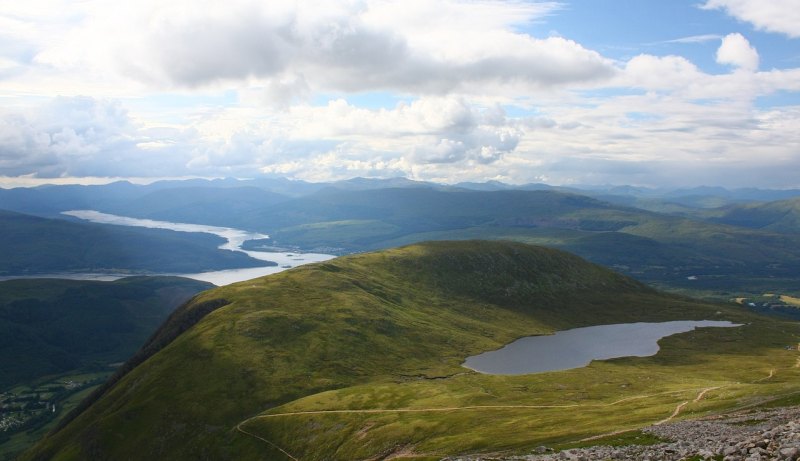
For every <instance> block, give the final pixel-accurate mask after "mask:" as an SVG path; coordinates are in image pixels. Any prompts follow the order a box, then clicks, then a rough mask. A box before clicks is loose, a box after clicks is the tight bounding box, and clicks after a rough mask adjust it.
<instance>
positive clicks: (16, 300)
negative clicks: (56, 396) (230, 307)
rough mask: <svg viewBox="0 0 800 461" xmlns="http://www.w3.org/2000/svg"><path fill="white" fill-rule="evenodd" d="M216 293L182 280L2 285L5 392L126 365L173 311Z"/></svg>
mask: <svg viewBox="0 0 800 461" xmlns="http://www.w3.org/2000/svg"><path fill="white" fill-rule="evenodd" d="M211 287H213V285H211V284H209V283H205V282H198V281H196V280H190V279H183V278H178V277H130V278H126V279H121V280H118V281H115V282H95V281H79V280H59V279H28V280H9V281H5V282H0V389H6V388H9V387H11V386H13V385H16V384H19V383H22V382H30V381H32V380H34V379H36V378H40V377H43V376H46V375H54V374H60V373H64V372H66V371H70V370H74V369H78V368H81V367H87V366H99V367H100V368H101V369H102V368H103V367H107V365H108V364H109V363H115V362H120V361H125V360H127V359H128V357H130V356H131V355H132V354H133V353H134V352H135V351H136V350H137V349H139V348H140V347H141V345H142V344H143V343H144V341H145V340H146V339H147V338H148V337H149V336H150V335H151V334H152V333H153V332H154V331H155V330H156V328H157V327H158V326H159V325H160V324H161V323H162V322H163V321H164V320H165V319H166V318H167V316H168V315H169V314H170V312H172V310H173V309H175V308H176V307H177V306H178V305H180V304H182V303H183V302H185V301H186V300H188V299H189V298H190V297H192V296H194V295H195V294H197V293H198V292H200V291H203V290H207V289H209V288H211Z"/></svg>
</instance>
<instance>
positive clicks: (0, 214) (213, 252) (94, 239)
mask: <svg viewBox="0 0 800 461" xmlns="http://www.w3.org/2000/svg"><path fill="white" fill-rule="evenodd" d="M0 237H1V238H0V275H28V274H37V273H51V272H60V271H122V272H125V271H139V272H177V273H181V272H202V271H206V270H215V269H227V268H235V267H256V266H260V265H264V263H263V262H262V261H258V260H255V259H253V258H250V257H248V256H246V255H245V254H243V253H236V252H231V251H223V250H219V249H217V248H216V247H217V246H218V245H219V244H221V243H223V240H222V239H221V238H219V237H217V236H214V235H209V234H190V233H185V232H183V233H182V232H173V231H168V230H161V229H136V228H126V227H122V226H110V225H101V224H91V223H80V222H71V221H67V220H61V219H47V218H40V217H35V216H30V215H25V214H21V213H15V212H11V211H4V210H0Z"/></svg>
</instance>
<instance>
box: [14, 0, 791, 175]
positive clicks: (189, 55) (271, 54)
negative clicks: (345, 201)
mask: <svg viewBox="0 0 800 461" xmlns="http://www.w3.org/2000/svg"><path fill="white" fill-rule="evenodd" d="M128 3H130V4H125V3H119V2H108V1H103V0H84V1H69V0H32V1H30V2H3V3H2V4H0V102H2V103H1V104H0V187H11V186H15V185H35V184H41V183H47V182H61V183H70V182H75V183H97V182H107V181H110V180H113V179H117V178H132V179H135V180H139V181H151V180H154V179H158V178H165V177H170V178H180V177H240V178H246V177H255V176H260V175H268V176H285V177H289V178H297V179H305V180H310V181H327V180H336V179H346V178H350V177H355V176H366V177H394V176H403V177H408V178H412V179H418V180H431V181H439V182H446V183H455V182H459V181H487V180H499V181H505V182H510V183H528V182H546V183H550V184H633V185H640V186H654V187H659V186H666V187H670V186H673V187H686V186H696V185H722V186H727V187H740V186H755V187H772V188H789V187H800V179H798V175H797V174H796V173H795V172H797V171H800V12H798V10H800V8H797V5H796V0H773V1H770V2H763V1H761V0H692V1H683V0H670V1H663V0H608V1H604V2H598V1H591V0H579V1H566V0H565V1H545V2H535V1H524V0H404V1H399V0H346V1H338V2H333V1H332V2H325V3H324V4H320V3H319V2H313V1H307V0H285V1H280V2H277V1H263V0H230V1H227V2H218V1H212V0H192V1H190V0H173V1H170V2H161V1H156V0H142V1H139V2H128Z"/></svg>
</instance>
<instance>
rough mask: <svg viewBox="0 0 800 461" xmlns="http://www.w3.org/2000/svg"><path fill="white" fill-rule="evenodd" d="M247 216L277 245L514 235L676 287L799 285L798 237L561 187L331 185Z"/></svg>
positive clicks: (354, 245) (345, 246)
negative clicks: (619, 202)
mask: <svg viewBox="0 0 800 461" xmlns="http://www.w3.org/2000/svg"><path fill="white" fill-rule="evenodd" d="M242 219H245V220H247V221H248V222H247V223H243V225H246V226H247V227H255V228H264V229H265V230H266V231H267V232H268V233H269V234H270V235H271V236H272V237H273V238H274V239H275V240H276V241H277V243H278V244H279V245H280V244H293V245H298V246H300V247H303V248H331V247H333V248H340V249H341V251H342V252H348V251H364V250H374V249H380V248H388V247H394V246H398V245H404V244H409V243H413V242H419V241H425V240H437V239H443V240H452V239H476V238H478V239H511V240H517V241H522V242H526V243H531V244H538V245H546V246H550V247H555V248H560V249H563V250H566V251H569V252H573V253H575V254H578V255H580V256H582V257H584V258H587V259H589V260H590V261H592V262H596V263H599V264H603V265H606V266H613V267H615V268H616V269H617V270H620V271H623V272H624V273H626V274H627V275H631V276H634V277H636V278H638V279H640V280H644V281H647V282H656V283H662V284H666V285H668V286H671V287H685V288H696V289H724V290H730V291H747V290H748V288H749V289H751V290H753V291H758V290H762V289H765V288H767V287H772V288H771V289H774V290H778V291H781V290H784V291H785V290H794V289H797V285H796V281H795V282H793V277H794V275H795V274H797V273H798V271H800V236H799V235H790V234H781V233H776V232H771V231H769V230H761V229H752V228H747V227H738V226H734V225H728V224H725V223H714V222H708V221H704V220H700V219H688V218H684V217H678V216H669V215H665V214H659V213H653V212H648V211H644V210H641V209H636V208H630V207H624V206H620V205H613V204H609V203H606V202H601V201H599V200H595V199H592V198H589V197H586V196H581V195H575V194H569V193H563V192H556V191H523V190H502V191H465V190H439V189H433V188H395V189H378V190H371V191H350V190H335V189H326V190H323V191H319V192H317V193H316V194H312V195H309V196H306V197H302V198H298V199H295V200H291V201H288V202H284V203H281V204H278V205H275V206H272V207H267V208H265V209H264V210H263V211H262V212H261V213H253V214H250V215H247V216H245V217H243V218H242ZM689 277H692V278H691V279H690V278H689Z"/></svg>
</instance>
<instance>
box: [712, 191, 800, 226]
mask: <svg viewBox="0 0 800 461" xmlns="http://www.w3.org/2000/svg"><path fill="white" fill-rule="evenodd" d="M708 214H709V215H711V216H712V217H711V218H710V219H711V220H712V221H714V222H720V223H724V224H730V225H734V226H741V227H748V228H752V229H764V230H769V231H773V232H787V233H795V234H796V233H800V198H792V199H788V200H779V201H775V202H767V203H752V204H746V205H736V206H730V207H726V208H721V209H719V210H714V211H711V212H709V213H708Z"/></svg>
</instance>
